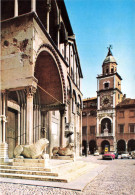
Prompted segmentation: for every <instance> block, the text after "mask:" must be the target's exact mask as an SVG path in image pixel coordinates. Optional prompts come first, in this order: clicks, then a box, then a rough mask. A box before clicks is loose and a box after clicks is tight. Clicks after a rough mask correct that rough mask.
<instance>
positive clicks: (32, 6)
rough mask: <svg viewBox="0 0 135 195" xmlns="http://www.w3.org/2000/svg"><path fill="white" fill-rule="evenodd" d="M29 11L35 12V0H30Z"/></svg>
mask: <svg viewBox="0 0 135 195" xmlns="http://www.w3.org/2000/svg"><path fill="white" fill-rule="evenodd" d="M31 11H32V12H36V0H31Z"/></svg>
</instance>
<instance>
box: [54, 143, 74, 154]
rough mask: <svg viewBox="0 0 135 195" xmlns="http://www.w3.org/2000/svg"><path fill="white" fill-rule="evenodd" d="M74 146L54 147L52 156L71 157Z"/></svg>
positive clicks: (71, 144)
mask: <svg viewBox="0 0 135 195" xmlns="http://www.w3.org/2000/svg"><path fill="white" fill-rule="evenodd" d="M73 148H74V144H73V143H69V144H68V145H67V146H66V147H64V148H61V147H54V148H53V149H52V153H53V156H58V155H59V156H73Z"/></svg>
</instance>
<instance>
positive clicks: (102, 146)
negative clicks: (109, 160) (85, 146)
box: [101, 140, 110, 154]
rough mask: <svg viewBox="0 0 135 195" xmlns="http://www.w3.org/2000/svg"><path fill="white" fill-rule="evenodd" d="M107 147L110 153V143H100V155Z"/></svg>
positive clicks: (105, 141)
mask: <svg viewBox="0 0 135 195" xmlns="http://www.w3.org/2000/svg"><path fill="white" fill-rule="evenodd" d="M106 146H107V147H108V150H109V151H110V142H109V141H108V140H104V141H102V142H101V150H102V151H101V153H102V154H103V153H104V150H105V147H106Z"/></svg>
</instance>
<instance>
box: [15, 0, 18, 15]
mask: <svg viewBox="0 0 135 195" xmlns="http://www.w3.org/2000/svg"><path fill="white" fill-rule="evenodd" d="M16 16H18V0H14V17H16Z"/></svg>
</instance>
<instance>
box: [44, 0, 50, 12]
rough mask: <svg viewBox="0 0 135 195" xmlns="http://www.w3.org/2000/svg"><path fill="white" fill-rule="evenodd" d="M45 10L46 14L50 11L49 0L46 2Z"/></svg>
mask: <svg viewBox="0 0 135 195" xmlns="http://www.w3.org/2000/svg"><path fill="white" fill-rule="evenodd" d="M45 8H46V10H47V12H50V11H51V0H47V2H46V6H45Z"/></svg>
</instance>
